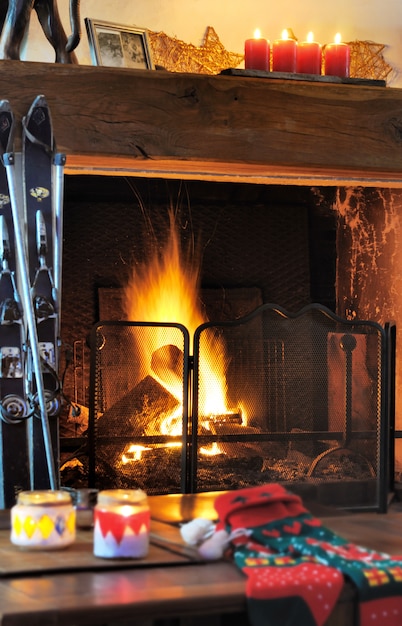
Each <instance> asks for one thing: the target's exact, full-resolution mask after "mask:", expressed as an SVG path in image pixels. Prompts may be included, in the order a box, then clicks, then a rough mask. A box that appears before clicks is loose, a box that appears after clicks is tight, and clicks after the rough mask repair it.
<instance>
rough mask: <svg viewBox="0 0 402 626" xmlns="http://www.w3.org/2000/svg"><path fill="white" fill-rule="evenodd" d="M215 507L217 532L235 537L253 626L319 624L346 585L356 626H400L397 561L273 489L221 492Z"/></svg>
mask: <svg viewBox="0 0 402 626" xmlns="http://www.w3.org/2000/svg"><path fill="white" fill-rule="evenodd" d="M215 509H216V511H217V513H218V516H219V522H218V524H217V527H216V532H221V531H222V530H225V531H226V532H227V533H229V534H231V533H234V531H235V533H234V534H235V538H234V539H232V542H231V544H232V550H233V558H234V561H235V563H236V564H237V566H238V567H239V568H241V569H242V571H243V572H244V573H245V574H246V576H247V585H246V593H247V600H248V610H249V617H250V621H251V623H252V624H253V626H323V625H324V624H325V622H326V620H327V619H328V617H329V615H330V614H331V612H332V611H333V609H334V606H335V604H336V603H337V601H338V599H339V596H340V593H341V591H342V588H343V585H344V581H345V579H348V580H350V581H351V582H352V583H353V584H354V585H355V587H356V591H357V598H358V604H359V624H360V626H380V625H381V626H383V625H384V626H385V625H386V626H402V557H390V556H389V555H387V554H383V553H378V552H375V551H373V550H368V549H365V548H362V547H360V546H357V545H355V544H352V543H349V542H348V541H346V540H345V539H343V538H342V537H340V536H339V535H337V534H335V533H333V532H332V531H331V530H329V529H328V528H326V527H325V526H323V525H322V523H321V521H320V520H319V519H317V518H315V517H313V516H312V515H311V514H310V513H309V512H308V511H307V509H305V508H304V506H303V504H302V501H301V499H300V498H299V496H296V495H295V494H292V493H291V492H289V491H287V490H286V489H285V488H284V487H282V486H281V485H279V484H276V483H274V484H268V485H264V486H259V487H252V488H248V489H240V490H238V491H232V492H228V493H224V494H222V495H220V496H218V497H217V499H216V501H215ZM243 531H244V532H243Z"/></svg>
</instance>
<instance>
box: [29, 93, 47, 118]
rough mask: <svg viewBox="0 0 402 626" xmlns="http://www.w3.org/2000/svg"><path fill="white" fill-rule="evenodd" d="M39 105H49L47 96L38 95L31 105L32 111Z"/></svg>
mask: <svg viewBox="0 0 402 626" xmlns="http://www.w3.org/2000/svg"><path fill="white" fill-rule="evenodd" d="M37 107H47V102H46V98H45V96H44V95H39V96H36V98H34V100H33V102H32V104H31V107H30V111H31V110H32V109H36V108H37ZM28 115H29V113H28Z"/></svg>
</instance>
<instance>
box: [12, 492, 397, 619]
mask: <svg viewBox="0 0 402 626" xmlns="http://www.w3.org/2000/svg"><path fill="white" fill-rule="evenodd" d="M216 495H217V494H197V495H194V496H193V495H191V496H190V495H184V496H183V495H174V496H154V497H151V498H150V503H151V510H152V517H153V522H152V527H151V549H150V553H149V557H147V559H144V560H140V561H137V562H135V561H132V560H129V561H124V560H119V561H109V560H106V559H105V560H104V559H97V558H95V557H93V555H92V531H79V532H78V533H77V541H76V543H75V544H74V545H73V546H70V547H69V548H67V549H65V550H60V551H53V552H46V551H41V552H39V551H38V552H27V551H23V550H20V549H19V548H16V547H15V546H12V545H11V543H10V542H9V530H7V529H2V530H0V625H1V626H26V624H29V626H36V625H38V626H39V625H40V626H47V625H49V626H50V625H51V626H57V625H65V626H72V625H74V626H84V625H87V626H88V625H92V624H93V625H96V624H98V625H105V624H110V623H113V626H114V625H115V624H118V623H123V622H125V623H126V624H127V622H128V621H131V623H133V624H134V623H135V624H141V622H142V621H144V620H156V619H163V618H164V619H167V618H172V617H189V616H200V615H208V616H214V615H218V614H220V615H222V614H228V613H233V614H236V613H242V612H243V613H244V612H245V610H246V602H245V578H244V576H243V574H242V573H241V572H240V571H238V570H237V568H236V567H235V566H234V565H233V564H232V563H231V562H226V561H219V562H213V563H205V562H203V561H202V560H201V559H200V557H199V556H198V554H197V552H196V551H195V550H194V549H193V548H190V547H188V546H185V545H184V544H183V542H182V540H181V537H180V531H179V527H178V524H177V522H179V521H181V520H184V521H189V520H190V519H194V517H208V518H209V519H215V511H214V508H213V502H214V499H215V497H216ZM321 519H322V520H323V521H324V523H325V524H326V525H327V526H328V527H330V528H332V529H333V530H334V531H336V532H338V533H340V534H342V535H343V536H344V537H346V538H348V539H350V540H351V541H354V542H356V543H359V544H360V545H364V546H366V547H370V548H373V549H377V550H381V551H385V552H389V553H392V554H402V533H401V528H402V512H390V513H388V514H385V515H380V514H376V513H364V514H363V513H354V514H350V515H340V514H338V513H337V514H335V515H330V516H327V517H326V516H322V517H321ZM171 522H173V523H171ZM353 615H354V612H353V592H352V591H351V589H350V588H349V589H348V588H346V587H345V592H344V594H343V595H342V598H341V601H340V602H339V605H338V606H337V607H336V610H335V611H334V613H333V615H332V616H331V618H330V620H329V621H328V622H327V625H326V626H353V624H354V621H353V620H354V617H353ZM134 618H135V620H134ZM208 621H209V618H208ZM148 623H149V622H148ZM186 623H188V622H186ZM244 624H246V622H244Z"/></svg>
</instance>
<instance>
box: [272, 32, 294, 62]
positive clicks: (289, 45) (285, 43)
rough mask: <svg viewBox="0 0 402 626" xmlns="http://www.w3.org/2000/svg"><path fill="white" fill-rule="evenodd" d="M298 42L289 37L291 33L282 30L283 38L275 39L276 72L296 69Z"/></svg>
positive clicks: (273, 60) (273, 49) (273, 52)
mask: <svg viewBox="0 0 402 626" xmlns="http://www.w3.org/2000/svg"><path fill="white" fill-rule="evenodd" d="M296 54H297V42H296V41H295V40H294V39H289V33H288V31H287V30H286V29H285V30H284V31H282V39H277V40H276V41H274V44H273V47H272V70H273V71H274V72H295V71H296Z"/></svg>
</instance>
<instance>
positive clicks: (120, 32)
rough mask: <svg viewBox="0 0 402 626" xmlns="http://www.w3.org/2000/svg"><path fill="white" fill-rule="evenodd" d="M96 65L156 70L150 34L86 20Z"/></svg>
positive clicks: (143, 30)
mask: <svg viewBox="0 0 402 626" xmlns="http://www.w3.org/2000/svg"><path fill="white" fill-rule="evenodd" d="M85 26H86V29H87V35H88V41H89V47H90V50H91V56H92V62H93V64H94V65H105V66H108V67H131V68H134V69H143V70H153V69H155V66H154V64H153V61H152V55H151V49H150V45H149V39H148V34H147V30H146V29H145V28H137V27H130V26H122V25H120V24H110V23H109V22H101V21H100V20H93V19H90V18H89V17H86V18H85Z"/></svg>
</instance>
